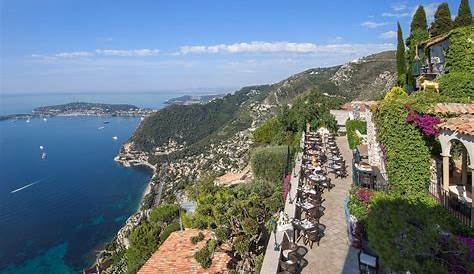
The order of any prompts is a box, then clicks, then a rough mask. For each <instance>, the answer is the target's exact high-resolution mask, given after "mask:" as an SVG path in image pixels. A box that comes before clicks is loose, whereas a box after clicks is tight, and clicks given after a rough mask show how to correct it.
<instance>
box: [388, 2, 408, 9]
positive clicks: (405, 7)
mask: <svg viewBox="0 0 474 274" xmlns="http://www.w3.org/2000/svg"><path fill="white" fill-rule="evenodd" d="M407 8H408V7H407V5H405V4H402V3H399V4H393V5H392V10H393V11H402V10H406V9H407Z"/></svg>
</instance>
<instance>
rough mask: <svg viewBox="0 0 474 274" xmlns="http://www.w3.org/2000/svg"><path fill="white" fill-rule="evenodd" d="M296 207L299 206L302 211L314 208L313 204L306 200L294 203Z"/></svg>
mask: <svg viewBox="0 0 474 274" xmlns="http://www.w3.org/2000/svg"><path fill="white" fill-rule="evenodd" d="M296 207H299V208H301V209H302V210H303V211H306V212H307V211H309V210H311V209H314V208H316V206H315V205H313V204H311V203H308V202H304V203H296Z"/></svg>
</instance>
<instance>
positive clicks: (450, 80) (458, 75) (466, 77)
mask: <svg viewBox="0 0 474 274" xmlns="http://www.w3.org/2000/svg"><path fill="white" fill-rule="evenodd" d="M439 84H440V88H441V92H442V93H443V94H445V95H447V96H450V97H452V98H467V99H471V100H472V99H473V98H474V74H472V73H470V72H451V73H448V74H444V75H443V76H442V77H441V78H440V79H439Z"/></svg>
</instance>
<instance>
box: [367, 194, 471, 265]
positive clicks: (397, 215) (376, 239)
mask: <svg viewBox="0 0 474 274" xmlns="http://www.w3.org/2000/svg"><path fill="white" fill-rule="evenodd" d="M466 232H467V229H465V228H463V227H462V226H461V225H460V224H459V222H457V220H455V219H454V217H453V216H451V215H450V214H449V213H448V212H447V211H446V210H445V209H444V208H442V207H441V206H439V205H438V203H437V201H436V200H435V199H434V198H432V197H429V196H428V195H425V196H418V197H411V198H402V197H400V196H397V195H390V194H388V195H387V194H382V193H378V194H377V195H375V197H374V198H373V199H372V201H371V204H370V213H369V215H368V218H367V235H368V238H369V245H370V247H371V248H372V250H373V251H374V252H375V253H376V254H377V255H378V256H379V258H380V259H381V263H382V264H383V265H384V267H386V268H389V269H390V270H391V271H393V272H396V273H405V272H407V271H410V272H411V273H472V272H469V271H474V264H473V262H470V259H469V251H468V249H467V247H466V246H464V245H461V244H460V243H459V242H457V240H455V237H452V236H450V235H449V234H448V233H454V234H465V233H466ZM461 269H462V270H463V271H460V270H461Z"/></svg>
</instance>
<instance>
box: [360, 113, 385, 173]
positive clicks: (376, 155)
mask: <svg viewBox="0 0 474 274" xmlns="http://www.w3.org/2000/svg"><path fill="white" fill-rule="evenodd" d="M364 116H365V120H366V121H367V151H368V156H369V165H371V166H375V167H378V168H379V170H380V173H381V175H382V177H383V178H384V179H385V180H388V178H387V173H386V170H385V159H384V158H383V152H382V149H381V147H380V144H379V143H378V142H377V128H376V127H375V124H374V121H373V119H372V112H370V111H369V110H367V111H365V113H364Z"/></svg>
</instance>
